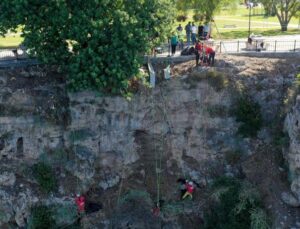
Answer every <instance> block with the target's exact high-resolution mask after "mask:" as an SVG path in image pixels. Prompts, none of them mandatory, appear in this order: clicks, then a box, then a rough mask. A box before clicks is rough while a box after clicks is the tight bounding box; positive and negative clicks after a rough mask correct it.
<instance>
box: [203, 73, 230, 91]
mask: <svg viewBox="0 0 300 229" xmlns="http://www.w3.org/2000/svg"><path fill="white" fill-rule="evenodd" d="M207 78H208V83H209V85H210V86H212V87H213V88H214V89H215V90H216V91H221V90H223V89H224V88H225V87H226V86H227V85H228V80H227V78H226V76H225V75H224V74H223V73H222V72H217V71H209V72H208V73H207Z"/></svg>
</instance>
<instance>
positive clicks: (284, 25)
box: [280, 22, 287, 32]
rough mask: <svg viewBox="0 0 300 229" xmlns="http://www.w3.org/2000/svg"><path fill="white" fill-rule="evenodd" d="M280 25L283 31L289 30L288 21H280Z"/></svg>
mask: <svg viewBox="0 0 300 229" xmlns="http://www.w3.org/2000/svg"><path fill="white" fill-rule="evenodd" d="M280 26H281V31H282V32H285V31H287V23H286V22H284V23H280Z"/></svg>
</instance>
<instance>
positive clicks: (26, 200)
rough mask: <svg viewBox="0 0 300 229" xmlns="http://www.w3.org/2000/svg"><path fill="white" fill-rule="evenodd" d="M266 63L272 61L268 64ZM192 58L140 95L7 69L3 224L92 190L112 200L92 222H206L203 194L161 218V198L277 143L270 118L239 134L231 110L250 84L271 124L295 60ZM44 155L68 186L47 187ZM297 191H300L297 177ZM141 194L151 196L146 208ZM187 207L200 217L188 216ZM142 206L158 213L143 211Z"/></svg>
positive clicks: (1, 143) (1, 150)
mask: <svg viewBox="0 0 300 229" xmlns="http://www.w3.org/2000/svg"><path fill="white" fill-rule="evenodd" d="M267 61H268V64H266V66H265V67H264V66H262V65H261V64H259V63H266V62H267ZM192 64H193V63H192V62H190V63H189V64H179V65H176V66H175V67H174V73H173V75H176V77H175V78H174V79H171V80H169V81H164V82H161V83H160V84H159V85H158V86H157V87H156V88H155V89H147V88H141V89H140V91H139V92H138V93H137V94H136V95H135V96H134V97H133V98H132V100H131V101H128V100H126V99H124V98H121V97H108V96H106V97H101V96H98V95H97V93H92V92H83V93H76V94H68V93H67V92H66V89H65V87H64V78H63V77H62V76H61V75H59V74H57V73H56V72H55V71H52V70H50V71H49V69H48V70H47V71H46V70H45V69H43V68H40V67H31V68H28V69H15V70H5V71H4V70H3V71H1V72H0V124H1V125H0V163H1V169H0V187H1V189H0V225H2V226H3V227H4V226H7V225H9V224H10V225H18V227H22V226H24V225H25V224H26V219H27V218H28V217H29V214H30V207H31V206H33V205H35V204H37V203H44V204H64V205H67V204H71V203H72V200H70V199H66V197H68V196H70V195H72V194H74V193H77V192H81V193H89V194H90V195H91V196H92V197H91V198H92V199H93V201H96V202H101V204H102V205H103V206H104V208H103V210H102V211H100V212H98V213H97V214H96V215H95V214H94V215H93V216H92V217H91V216H87V217H85V218H84V220H83V224H84V225H85V227H86V228H105V227H108V226H109V225H114V227H116V228H125V226H128V225H129V226H130V225H131V226H136V228H147V227H149V225H152V227H151V228H161V227H162V225H164V227H163V228H184V227H185V228H187V227H188V228H193V225H196V224H199V223H200V222H201V216H202V213H203V212H202V211H203V209H202V208H201V207H199V206H202V205H200V203H201V201H202V200H203V197H202V196H201V195H199V196H198V197H197V198H198V199H197V202H196V203H195V206H189V207H187V208H185V210H183V211H182V212H181V213H180V214H179V215H174V214H173V215H172V214H169V215H168V214H166V215H165V216H164V218H160V220H159V221H156V220H155V218H153V215H152V214H149V209H151V207H152V205H153V203H154V202H155V200H156V198H162V199H163V200H164V201H166V202H172V201H175V200H177V199H178V191H177V190H176V188H175V187H176V179H177V178H180V177H190V178H192V179H194V180H195V181H197V182H198V183H199V184H200V186H201V187H202V191H199V193H201V192H203V193H204V192H205V187H206V185H207V184H208V183H210V182H211V180H212V179H213V178H214V177H215V176H217V175H220V174H227V175H229V176H234V175H236V174H237V173H239V172H240V171H238V170H237V169H236V168H233V167H232V166H231V165H229V164H228V163H227V161H226V160H225V157H226V155H227V154H228V152H234V151H241V152H242V153H243V157H245V158H247V157H248V156H250V155H253V154H254V153H255V152H256V150H257V148H258V145H259V144H265V143H268V142H270V141H271V140H270V139H271V136H270V128H268V126H266V127H265V128H263V129H262V131H260V133H259V137H258V139H242V138H241V137H239V136H237V134H236V132H237V129H238V126H239V123H237V122H236V121H235V117H234V116H233V115H232V113H231V110H232V107H233V106H234V103H235V100H236V97H237V92H241V91H242V92H247V93H248V94H249V95H251V96H252V97H253V98H254V100H256V101H257V102H258V103H260V104H261V107H262V114H263V117H264V120H265V122H266V123H272V121H274V120H275V119H276V118H277V116H276V111H278V110H280V108H281V106H282V100H283V98H284V94H285V91H286V88H287V87H288V86H289V85H291V82H292V81H293V77H294V75H293V74H292V72H293V71H294V70H293V67H292V66H293V64H294V63H293V62H290V63H289V64H290V66H291V67H290V68H289V69H288V70H286V71H287V72H282V71H283V69H281V66H282V65H284V64H286V63H282V61H281V60H280V59H273V60H269V59H257V58H246V57H243V58H242V57H241V58H238V60H237V59H236V58H233V57H232V58H231V57H224V60H223V61H219V63H218V65H217V67H216V68H215V69H211V70H209V73H208V72H207V71H208V70H205V69H200V68H199V69H193V68H190V67H189V66H190V65H192ZM276 65H278V66H276ZM185 68H188V69H187V70H185ZM189 71H190V72H191V73H189ZM218 72H222V74H220V75H222V77H221V78H220V79H219V80H215V81H212V80H211V79H210V78H209V77H207V75H208V76H211V77H214V76H215V74H219V73H218ZM296 117H297V114H293V115H292V116H291V115H290V116H288V119H289V120H290V121H287V123H293V129H291V128H290V127H288V129H291V130H293V131H292V132H290V131H289V133H290V134H294V135H295V139H296V132H297V130H296V129H297V128H298V127H297V125H296V124H295V123H297V122H298V121H296V120H297V118H296ZM287 125H289V124H287ZM297 144H298V140H297V141H296V140H294V142H293V143H292V144H291V154H290V156H289V161H290V162H291V165H290V168H291V169H292V170H293V171H295V174H297V172H296V171H297V168H298V167H299V166H298V165H297V162H296V161H295V162H292V161H294V158H295V157H297V156H296V154H297V152H298V151H296V149H294V150H293V145H294V146H295V147H294V148H297V147H298V145H297ZM298 148H299V147H298ZM293 152H294V153H293ZM38 161H44V162H46V163H48V164H50V165H51V166H52V167H53V168H54V169H55V174H56V176H57V177H58V183H59V188H58V191H57V192H56V193H54V194H53V195H52V196H46V195H44V194H43V193H42V192H41V191H40V190H39V187H38V185H37V183H36V181H35V179H33V177H32V173H31V172H30V169H29V168H30V167H31V166H32V165H33V164H35V163H37V162H38ZM159 180H160V182H159V183H157V182H158V181H159ZM158 185H159V188H158V187H157V186H158ZM292 189H293V191H294V192H295V193H298V194H299V190H298V189H299V185H298V184H296V183H295V182H294V183H293V185H292ZM158 192H160V195H159V196H158ZM133 193H135V197H133V196H134V195H133ZM136 196H138V198H136ZM141 196H142V197H143V198H141ZM139 198H140V200H139ZM126 200H130V201H126ZM135 201H137V202H139V203H143V204H142V205H141V206H139V207H140V208H137V205H138V204H134V203H135ZM188 210H190V211H191V212H189V214H190V215H191V218H192V220H191V222H185V221H186V220H183V219H181V218H180V217H182V214H185V213H186V211H188ZM142 213H143V214H142ZM144 213H145V214H144ZM140 214H142V215H143V217H145V215H146V216H147V214H149V215H148V216H147V217H146V218H141V217H142V216H140V217H137V216H139V215H140ZM90 217H91V218H90ZM95 217H96V218H97V219H98V220H97V223H95V222H94V221H95ZM92 219H93V220H92ZM154 222H155V223H154ZM156 223H157V225H156ZM120 225H121V226H120ZM122 225H123V226H122ZM183 225H184V226H183Z"/></svg>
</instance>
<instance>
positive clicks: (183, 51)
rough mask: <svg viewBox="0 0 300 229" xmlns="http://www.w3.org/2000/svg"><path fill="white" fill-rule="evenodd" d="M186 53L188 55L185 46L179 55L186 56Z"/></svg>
mask: <svg viewBox="0 0 300 229" xmlns="http://www.w3.org/2000/svg"><path fill="white" fill-rule="evenodd" d="M188 55H189V47H186V48H184V49H183V50H182V51H181V56H188Z"/></svg>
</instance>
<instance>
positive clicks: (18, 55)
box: [0, 48, 28, 61]
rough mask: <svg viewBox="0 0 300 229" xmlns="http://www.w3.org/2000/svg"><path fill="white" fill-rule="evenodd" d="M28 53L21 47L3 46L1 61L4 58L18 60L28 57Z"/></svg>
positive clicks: (0, 50) (0, 55)
mask: <svg viewBox="0 0 300 229" xmlns="http://www.w3.org/2000/svg"><path fill="white" fill-rule="evenodd" d="M27 57H28V55H27V54H26V52H25V51H24V50H22V49H20V48H3V49H2V48H1V49H0V61H2V60H16V59H26V58H27Z"/></svg>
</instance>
